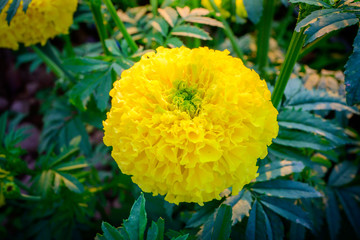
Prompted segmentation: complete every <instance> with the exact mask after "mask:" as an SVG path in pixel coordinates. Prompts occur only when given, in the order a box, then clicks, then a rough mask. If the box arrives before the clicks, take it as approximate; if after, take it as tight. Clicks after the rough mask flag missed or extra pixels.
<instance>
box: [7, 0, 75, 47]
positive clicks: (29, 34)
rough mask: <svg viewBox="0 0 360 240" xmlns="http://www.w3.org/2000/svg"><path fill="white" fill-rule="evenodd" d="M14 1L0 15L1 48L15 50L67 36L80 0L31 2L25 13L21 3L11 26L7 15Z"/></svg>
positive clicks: (35, 0) (36, 0) (34, 0)
mask: <svg viewBox="0 0 360 240" xmlns="http://www.w3.org/2000/svg"><path fill="white" fill-rule="evenodd" d="M11 2H12V1H9V3H8V4H7V5H6V6H5V8H4V9H3V11H2V12H1V14H0V47H2V48H11V49H14V50H16V49H18V48H19V43H23V44H25V46H29V45H32V44H36V43H41V44H42V45H44V44H45V43H46V41H47V40H48V39H49V38H53V37H55V36H56V35H58V34H61V33H68V30H69V27H70V25H71V24H72V22H73V14H74V12H75V10H76V6H77V0H32V1H31V3H30V4H29V7H28V9H27V11H26V13H25V12H24V11H23V10H22V3H21V4H20V7H19V8H18V10H17V12H16V14H15V16H14V18H13V19H12V20H11V22H10V26H9V25H8V23H7V21H6V15H7V11H8V9H9V6H10V4H11Z"/></svg>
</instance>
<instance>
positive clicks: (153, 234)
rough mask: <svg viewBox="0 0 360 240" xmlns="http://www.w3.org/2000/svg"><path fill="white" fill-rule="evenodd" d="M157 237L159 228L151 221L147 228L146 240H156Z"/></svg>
mask: <svg viewBox="0 0 360 240" xmlns="http://www.w3.org/2000/svg"><path fill="white" fill-rule="evenodd" d="M158 235H159V228H158V226H157V224H156V223H155V222H154V221H153V222H152V223H151V227H150V228H149V230H148V232H147V236H146V240H157V239H158Z"/></svg>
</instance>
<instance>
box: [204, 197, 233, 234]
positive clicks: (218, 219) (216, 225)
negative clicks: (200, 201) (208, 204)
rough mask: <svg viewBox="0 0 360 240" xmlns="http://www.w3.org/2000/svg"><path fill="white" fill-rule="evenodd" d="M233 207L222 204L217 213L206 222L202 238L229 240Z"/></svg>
mask: <svg viewBox="0 0 360 240" xmlns="http://www.w3.org/2000/svg"><path fill="white" fill-rule="evenodd" d="M231 215H232V209H231V207H230V206H229V205H225V204H223V205H221V206H220V207H219V208H218V209H217V211H216V213H215V214H214V215H213V216H212V217H210V219H209V220H208V221H207V222H206V223H205V225H204V227H203V229H202V232H201V239H204V240H208V239H209V240H215V239H216V240H228V239H229V236H230V232H231Z"/></svg>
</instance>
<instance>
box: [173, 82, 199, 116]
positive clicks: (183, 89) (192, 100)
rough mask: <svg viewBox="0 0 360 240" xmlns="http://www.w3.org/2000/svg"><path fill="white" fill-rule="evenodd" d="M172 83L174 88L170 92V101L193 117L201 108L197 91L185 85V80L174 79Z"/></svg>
mask: <svg viewBox="0 0 360 240" xmlns="http://www.w3.org/2000/svg"><path fill="white" fill-rule="evenodd" d="M173 85H174V87H175V88H174V89H173V90H172V92H171V94H170V102H171V103H172V104H173V105H175V106H176V107H177V108H178V109H179V110H181V111H184V112H187V113H188V114H189V115H190V117H191V118H194V117H195V116H196V115H198V114H199V111H200V108H201V97H200V94H199V91H198V90H197V89H196V88H195V87H189V86H187V84H186V82H185V81H175V82H174V83H173Z"/></svg>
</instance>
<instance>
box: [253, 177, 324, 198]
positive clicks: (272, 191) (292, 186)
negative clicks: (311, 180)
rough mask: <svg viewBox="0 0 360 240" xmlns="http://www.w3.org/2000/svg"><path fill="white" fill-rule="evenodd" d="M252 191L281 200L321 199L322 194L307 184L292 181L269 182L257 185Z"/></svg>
mask: <svg viewBox="0 0 360 240" xmlns="http://www.w3.org/2000/svg"><path fill="white" fill-rule="evenodd" d="M252 190H253V191H255V192H257V193H262V194H266V195H267V196H273V197H280V198H291V199H298V198H313V197H321V194H320V193H319V192H318V191H316V190H315V189H314V188H313V187H310V186H309V185H307V184H306V183H301V182H295V181H291V180H280V179H278V180H271V181H267V182H259V183H255V184H254V185H253V186H252Z"/></svg>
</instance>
